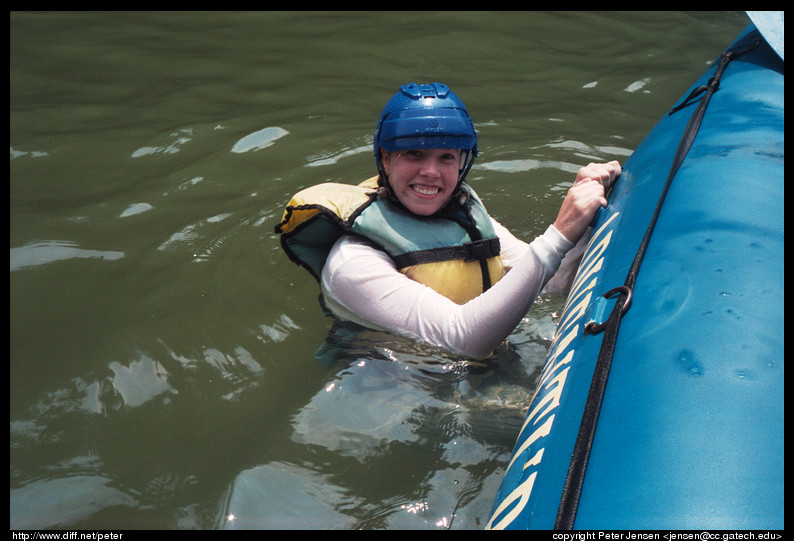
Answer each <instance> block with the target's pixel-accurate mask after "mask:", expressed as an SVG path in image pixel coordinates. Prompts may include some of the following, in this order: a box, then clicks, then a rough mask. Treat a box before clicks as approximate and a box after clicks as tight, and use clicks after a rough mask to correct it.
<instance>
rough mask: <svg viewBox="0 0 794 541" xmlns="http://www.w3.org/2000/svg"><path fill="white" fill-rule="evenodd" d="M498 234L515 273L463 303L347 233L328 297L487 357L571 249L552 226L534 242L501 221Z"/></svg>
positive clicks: (375, 324) (344, 313) (355, 315)
mask: <svg viewBox="0 0 794 541" xmlns="http://www.w3.org/2000/svg"><path fill="white" fill-rule="evenodd" d="M505 233H506V235H505V236H504V237H503V236H502V235H504V234H505ZM497 234H498V235H499V236H500V241H502V239H503V238H504V241H503V242H502V243H503V254H504V258H505V260H506V262H507V263H509V271H508V272H507V273H506V274H505V276H504V277H503V278H502V279H501V280H499V281H498V282H497V283H496V284H494V285H493V286H492V287H491V288H490V289H488V291H486V292H484V293H483V294H481V295H479V296H478V297H476V298H474V299H472V300H471V301H469V302H467V303H465V304H462V305H459V304H456V303H454V302H453V301H451V300H449V299H448V298H446V297H444V296H443V295H441V294H439V293H436V292H435V291H433V290H432V289H430V288H429V287H427V286H425V285H423V284H420V283H419V282H415V281H414V280H412V279H410V278H408V277H407V276H405V275H404V274H402V273H401V272H399V271H398V270H397V268H396V267H395V265H394V262H393V261H392V260H391V258H390V257H389V256H388V255H387V254H386V253H384V252H382V251H380V250H378V249H376V248H374V247H372V246H370V245H368V244H367V243H365V242H362V241H360V240H358V239H356V238H354V237H352V236H348V235H345V236H343V237H342V238H341V239H339V240H338V241H337V243H336V244H335V245H334V247H333V249H332V250H331V253H330V255H329V257H328V260H327V262H326V265H325V267H324V268H323V272H322V277H321V288H322V292H323V295H324V297H325V303H326V305H327V306H328V308H329V309H330V310H331V311H332V312H333V313H334V314H335V315H336V316H337V317H339V318H341V319H345V320H348V321H353V322H355V323H358V324H360V325H363V326H365V327H369V328H374V329H378V330H384V331H389V332H392V333H394V334H399V335H402V336H406V337H408V338H411V339H414V340H421V341H423V342H426V343H429V344H431V345H434V346H437V347H439V348H442V349H445V350H447V351H450V352H452V353H455V354H460V355H464V356H466V357H472V358H475V359H481V358H485V357H487V356H488V355H489V354H490V353H491V352H492V351H493V350H494V348H496V347H497V346H498V345H499V344H500V343H501V342H502V341H503V340H504V339H505V338H507V336H508V335H509V334H510V333H511V332H512V331H513V329H515V327H516V325H518V323H519V322H520V321H521V318H523V317H524V316H525V315H526V313H527V311H528V310H529V308H530V307H531V306H532V303H533V302H534V301H535V298H536V297H537V295H538V293H539V292H540V291H541V289H542V288H543V286H544V285H545V284H546V283H547V282H548V281H549V279H550V278H551V277H552V275H553V274H554V273H555V272H556V271H557V269H558V268H559V266H560V263H561V261H562V259H563V257H564V256H565V254H566V253H567V252H568V251H569V250H570V249H571V248H572V247H573V244H572V243H570V242H569V241H568V240H567V239H565V237H563V236H562V234H560V233H559V232H558V231H557V230H556V229H555V228H554V227H553V226H549V228H548V229H547V230H546V232H545V233H544V234H543V235H541V236H539V237H538V238H536V239H535V240H534V241H533V242H532V243H530V244H526V243H524V242H523V241H519V240H518V239H516V238H515V237H514V236H512V235H511V234H509V232H507V230H506V229H505V228H504V227H502V226H498V227H497Z"/></svg>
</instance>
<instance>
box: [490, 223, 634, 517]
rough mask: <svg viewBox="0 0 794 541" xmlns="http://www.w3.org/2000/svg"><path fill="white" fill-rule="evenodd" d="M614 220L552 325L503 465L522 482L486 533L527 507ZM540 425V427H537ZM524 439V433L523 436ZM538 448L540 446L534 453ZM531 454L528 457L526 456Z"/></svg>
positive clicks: (594, 242)
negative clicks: (539, 368)
mask: <svg viewBox="0 0 794 541" xmlns="http://www.w3.org/2000/svg"><path fill="white" fill-rule="evenodd" d="M618 215H619V213H615V214H613V215H612V216H611V217H610V218H609V219H608V220H607V221H606V222H605V223H604V224H603V225H602V226H601V227H600V228H599V229H598V231H596V232H595V233H593V237H592V238H591V239H590V245H589V246H588V247H587V251H586V252H585V257H584V259H583V260H582V263H581V264H580V265H579V271H578V272H577V274H576V279H575V280H574V283H573V285H572V287H571V292H570V294H569V295H568V301H567V303H566V306H565V310H564V311H563V314H562V318H561V319H560V323H559V325H558V326H557V332H556V337H555V339H554V343H553V344H552V346H551V350H550V351H549V355H548V357H547V359H546V366H545V367H544V368H543V373H542V374H541V378H540V382H539V383H538V390H537V392H536V394H535V396H534V397H533V399H532V403H531V406H530V407H531V409H530V411H529V412H528V413H527V417H526V419H525V420H524V424H523V426H522V427H521V430H520V431H519V434H518V439H517V440H516V448H515V450H514V451H513V458H512V459H511V460H510V463H509V464H508V465H507V470H506V472H505V479H507V478H508V473H511V472H512V470H513V468H519V467H520V468H521V471H520V472H519V473H517V474H516V476H517V478H518V479H524V480H523V481H521V482H520V483H519V484H518V485H517V486H516V487H515V488H514V489H513V490H512V491H511V492H510V493H509V494H508V495H507V496H505V498H504V499H503V500H502V501H501V503H500V504H499V505H498V507H497V508H496V509H495V510H494V512H493V515H492V516H491V519H490V520H489V521H488V524H487V525H486V526H485V529H486V530H501V529H504V528H506V527H507V526H509V525H510V524H511V523H512V522H513V520H515V519H516V518H517V517H518V516H519V515H520V514H521V512H522V511H523V510H524V508H525V507H526V506H527V504H528V503H529V500H530V497H531V496H532V488H533V486H534V485H535V480H536V479H537V476H538V474H539V473H540V465H541V462H542V460H543V451H544V450H545V447H544V438H546V436H548V435H549V434H551V432H552V428H553V425H554V410H555V409H556V408H557V406H559V405H560V399H561V397H562V394H563V391H564V390H565V381H566V379H567V377H568V370H569V368H570V367H569V366H568V364H569V363H570V362H571V360H572V359H573V358H574V355H575V353H576V351H575V347H574V345H573V342H574V338H576V336H577V335H578V334H579V328H580V324H581V323H582V318H583V317H584V316H585V313H586V311H587V307H588V306H589V305H590V299H591V298H592V295H593V288H594V287H595V285H596V281H597V278H596V277H595V275H596V274H597V273H598V271H599V270H601V267H602V266H603V264H604V252H606V249H607V247H608V246H609V243H610V241H611V240H612V229H611V228H610V229H609V230H608V231H607V227H608V226H609V224H611V223H612V221H613V220H614V219H615V218H616V217H617V216H618ZM541 420H543V422H542V423H541V424H540V426H537V425H538V423H540V422H541ZM527 434H529V435H528V436H527ZM538 447H540V448H539V449H538ZM530 455H531V456H530Z"/></svg>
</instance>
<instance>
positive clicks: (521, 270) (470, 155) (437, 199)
mask: <svg viewBox="0 0 794 541" xmlns="http://www.w3.org/2000/svg"><path fill="white" fill-rule="evenodd" d="M374 151H375V163H376V167H377V171H378V175H377V176H376V177H373V178H371V179H369V180H367V181H364V182H363V183H361V184H359V185H358V186H352V185H344V184H335V183H327V184H321V185H318V186H315V187H312V188H308V189H307V190H304V191H302V192H300V193H299V194H297V195H296V196H295V197H294V198H293V200H292V201H290V203H289V205H288V206H287V209H286V211H285V214H284V220H283V221H282V222H281V223H280V224H279V225H278V226H277V227H276V231H277V232H279V233H282V246H283V247H284V249H285V250H286V251H287V253H288V255H289V256H290V258H291V259H292V260H293V261H295V262H297V263H300V264H302V265H303V266H305V267H306V268H307V269H308V270H309V271H310V272H312V274H313V275H314V276H315V277H316V278H317V279H318V280H319V282H320V286H321V290H322V295H323V300H324V304H325V307H326V308H327V309H328V310H329V311H330V312H331V313H332V314H333V315H334V316H335V317H336V318H338V319H341V320H343V321H350V322H354V323H356V324H358V325H361V326H363V327H366V328H370V329H376V330H382V331H388V332H391V333H394V334H398V335H401V336H405V337H409V338H412V339H414V340H419V341H422V342H425V343H427V344H431V345H433V346H436V347H439V348H441V349H444V350H446V351H448V352H451V353H454V354H459V355H463V356H466V357H470V358H474V359H482V358H485V357H487V356H488V355H489V354H490V353H491V352H492V351H493V350H494V348H496V347H497V346H498V345H499V344H500V343H501V342H502V341H503V340H504V339H505V338H507V336H508V335H509V334H510V333H511V332H512V331H513V330H514V329H515V327H516V325H518V323H519V322H520V321H521V319H522V318H523V317H524V316H525V315H526V313H527V312H528V310H529V308H530V307H531V305H532V303H533V302H534V300H535V298H536V297H537V296H538V294H539V293H540V291H541V290H542V289H543V288H544V287H546V288H547V289H550V288H553V289H554V291H556V292H564V291H567V289H568V288H569V287H570V283H571V281H572V278H573V275H574V273H575V271H576V267H577V265H578V262H579V258H580V256H581V253H582V251H583V249H584V245H585V244H586V242H587V240H588V237H589V234H588V229H589V225H590V222H591V221H592V220H593V218H594V216H595V213H596V211H597V210H598V209H599V208H601V207H604V206H606V204H607V201H606V193H607V191H608V190H609V188H610V187H611V185H612V184H613V183H614V181H615V179H616V178H617V177H618V175H620V172H621V168H620V164H619V163H618V162H617V161H610V162H608V163H600V164H597V163H591V164H589V165H587V166H586V167H583V168H581V169H580V170H579V171H578V173H577V175H576V178H575V179H574V182H573V185H572V186H571V188H570V189H569V190H568V193H567V195H566V197H565V199H564V200H563V202H562V205H561V207H560V210H559V213H558V215H557V218H556V219H555V221H554V223H553V224H551V225H550V226H549V227H548V228H547V229H546V231H545V232H544V233H543V234H542V235H541V236H539V237H537V238H536V239H535V240H533V241H532V242H531V243H526V242H524V241H522V240H519V239H517V238H516V237H515V236H513V235H512V234H511V233H510V232H509V231H508V230H507V229H506V228H505V227H503V226H502V225H501V224H499V223H498V222H496V221H495V220H494V219H493V218H491V217H490V216H489V215H488V214H487V212H486V211H485V207H484V206H483V204H482V202H481V201H480V199H479V198H478V197H477V195H476V194H475V193H474V191H473V190H472V189H471V187H470V186H469V185H468V184H466V182H465V178H466V174H467V173H468V171H469V169H470V168H471V165H472V163H473V161H474V158H475V157H476V156H477V135H476V132H475V129H474V124H473V122H472V120H471V118H470V117H469V114H468V111H467V109H466V107H465V105H464V104H463V102H462V101H461V100H460V99H459V98H458V97H457V96H456V95H455V94H454V93H453V92H452V91H451V90H450V89H449V87H447V86H446V85H443V84H439V83H431V84H421V85H420V84H413V83H412V84H407V85H403V86H402V87H400V89H399V91H398V92H397V93H396V94H395V95H394V96H393V97H392V98H391V99H390V100H389V102H388V103H387V104H386V106H385V108H384V109H383V112H382V114H381V117H380V120H379V122H378V127H377V130H376V132H375V141H374Z"/></svg>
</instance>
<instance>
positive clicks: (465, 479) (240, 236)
mask: <svg viewBox="0 0 794 541" xmlns="http://www.w3.org/2000/svg"><path fill="white" fill-rule="evenodd" d="M747 22H748V21H747V19H746V17H745V16H744V15H743V14H742V13H736V12H731V13H726V12H708V13H681V12H662V13H653V12H639V13H605V12H602V13H580V12H569V13H531V12H518V13H507V12H469V13H467V12H461V13H453V12H437V13H434V12H421V13H410V12H397V13H389V12H369V13H366V12H365V13H361V12H327V13H317V12H296V13H285V12H264V13H101V12H92V13H11V16H10V105H11V112H10V146H11V160H10V307H11V309H10V322H11V323H10V388H9V390H10V447H11V455H10V456H11V458H10V471H11V475H10V477H11V479H10V485H11V487H10V488H11V527H12V528H45V527H51V528H70V529H76V528H92V529H94V528H169V529H175V528H205V529H209V528H224V527H225V528H240V527H241V528H251V527H255V528H342V529H346V528H406V529H407V528H421V529H434V528H456V529H463V528H482V527H483V525H484V523H485V521H486V520H487V515H488V512H489V510H490V506H491V503H492V501H493V497H494V495H495V492H496V490H497V488H498V485H499V482H500V481H501V474H502V469H503V467H504V466H505V465H506V463H507V460H508V459H509V454H510V451H511V449H512V446H513V443H514V440H515V437H516V435H517V432H518V428H519V426H520V424H521V422H522V420H523V415H524V408H525V407H526V405H527V404H528V401H529V398H530V396H531V395H532V392H533V390H534V389H533V386H534V383H535V378H536V376H537V373H538V370H539V369H540V367H541V366H542V363H543V359H544V356H545V350H546V347H547V346H548V343H549V339H550V337H551V335H552V333H553V331H554V325H555V318H556V315H557V313H558V312H559V310H560V309H561V307H562V305H563V302H564V299H561V298H543V299H541V302H539V303H537V304H536V306H535V307H534V308H533V310H532V311H531V312H530V314H528V316H527V318H526V319H525V321H524V322H523V323H522V324H521V325H520V326H519V328H518V329H516V331H515V333H514V334H513V335H512V336H511V337H510V339H509V343H508V344H506V345H505V346H504V347H503V348H502V349H500V350H499V351H498V352H497V353H496V355H495V356H494V359H493V360H492V362H491V363H490V364H489V365H488V366H472V365H468V364H466V363H465V362H463V361H462V360H461V359H456V358H453V357H450V356H448V355H444V354H441V353H439V352H437V351H433V350H430V349H427V348H423V347H420V346H417V345H414V344H411V343H407V342H406V341H403V340H399V339H396V338H394V337H390V336H388V335H383V334H377V333H373V334H372V335H369V336H362V337H358V338H357V339H356V340H352V341H351V340H349V339H348V338H347V337H345V336H344V335H342V334H333V335H331V336H329V330H330V329H331V321H330V320H329V319H327V318H325V317H324V316H323V314H322V313H321V311H320V309H319V306H318V303H317V295H318V288H317V285H316V284H315V283H314V282H313V280H312V278H310V277H309V275H308V274H307V273H305V272H303V271H302V270H300V269H299V268H298V267H296V266H295V265H293V264H292V263H290V262H289V261H288V260H287V258H286V257H285V256H284V254H283V253H281V251H280V248H279V243H278V239H277V237H276V236H275V235H274V233H273V227H274V225H275V224H276V223H277V222H278V221H279V219H280V216H281V212H282V208H283V206H284V204H285V203H286V202H287V201H288V200H289V197H290V196H291V195H292V194H293V193H294V192H296V191H297V190H298V189H300V188H302V187H305V186H308V185H311V184H315V183H318V182H323V181H328V180H333V181H342V182H351V183H352V182H358V181H359V180H362V179H363V178H366V177H368V176H371V175H372V174H373V172H374V165H373V160H372V155H371V142H372V132H373V131H374V127H375V124H376V122H377V118H378V115H379V113H380V110H381V108H382V106H383V104H384V103H385V101H386V100H387V99H388V98H389V97H390V96H391V95H392V93H393V92H394V91H395V90H396V88H397V86H399V85H400V84H402V83H404V82H408V81H422V82H427V81H433V80H439V81H442V82H446V83H448V84H449V85H450V86H451V87H452V88H453V89H454V90H455V91H456V93H457V94H458V95H459V96H461V97H462V99H463V100H464V101H465V102H466V104H467V105H468V107H469V110H470V112H471V114H472V116H473V117H474V120H475V122H476V124H477V129H478V132H479V137H480V149H481V158H480V160H479V161H478V164H477V165H476V166H475V169H474V170H473V171H472V173H471V175H470V177H469V179H470V182H471V183H472V184H473V185H474V187H475V189H476V190H477V191H478V193H479V194H480V195H481V196H483V198H484V199H485V200H486V204H487V205H488V207H489V210H491V212H492V214H494V215H495V216H496V217H497V218H498V219H500V220H501V221H502V222H503V223H505V224H506V225H507V226H508V227H510V228H511V229H513V230H514V231H515V232H516V233H517V234H518V235H519V236H522V237H524V238H526V239H528V240H531V238H533V237H534V236H535V235H537V234H539V233H541V232H542V231H543V229H545V227H546V225H547V224H548V223H550V222H551V221H553V219H554V216H555V215H556V211H557V208H558V206H559V203H560V201H561V199H562V196H563V194H564V189H565V188H566V186H567V183H568V182H570V180H571V179H572V176H573V173H574V172H575V171H576V169H577V168H578V167H579V166H580V165H583V164H585V163H587V162H589V161H592V160H607V159H613V158H617V159H620V160H624V159H625V158H626V157H627V156H628V155H629V154H630V153H631V151H632V149H633V148H634V147H635V146H636V145H637V144H638V143H639V141H640V140H641V139H642V137H643V135H644V134H645V133H646V132H647V131H648V130H649V129H650V128H651V127H652V125H653V124H654V123H655V122H656V120H657V119H658V118H659V117H660V116H661V115H663V114H664V112H665V110H666V109H667V108H668V107H669V106H670V105H672V103H673V102H674V101H675V100H676V99H678V98H679V97H680V95H681V94H682V93H683V92H684V90H685V89H686V88H687V87H688V86H689V85H690V84H691V82H692V81H693V80H694V79H695V78H696V77H697V76H699V75H700V74H701V73H702V71H704V70H705V68H706V66H707V63H708V62H710V61H711V60H712V59H713V58H715V57H716V56H717V55H718V54H719V52H720V51H721V49H722V48H723V47H724V46H725V45H727V43H728V42H729V41H730V40H732V39H733V37H735V35H736V34H737V33H738V32H739V31H740V30H741V29H742V28H744V26H746V24H747ZM326 338H328V339H327V340H326ZM318 350H320V351H319V353H318Z"/></svg>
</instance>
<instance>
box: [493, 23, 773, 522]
mask: <svg viewBox="0 0 794 541" xmlns="http://www.w3.org/2000/svg"><path fill="white" fill-rule="evenodd" d="M780 30H781V35H782V28H781V29H780ZM760 38H761V35H760V34H759V32H758V30H757V29H756V28H755V26H754V25H752V24H751V25H750V26H749V27H748V28H747V29H746V30H745V31H744V32H742V33H741V34H740V35H739V37H738V38H737V39H736V40H735V41H734V43H732V44H731V46H730V47H729V48H728V49H729V50H734V49H740V48H743V47H745V46H746V45H747V44H748V43H752V42H754V41H759V40H760V44H759V45H757V46H756V47H755V48H754V49H752V50H751V51H749V52H746V53H745V54H743V55H741V56H739V57H738V58H736V59H734V60H733V61H731V62H730V63H729V64H727V67H725V69H724V72H723V74H722V77H721V81H720V84H719V87H718V90H716V92H714V94H713V96H712V97H711V100H710V103H709V105H708V107H707V109H706V111H705V115H704V117H703V119H702V124H701V126H700V130H699V132H698V133H697V136H696V137H695V139H694V142H693V143H692V146H691V149H690V150H689V152H688V154H687V155H686V158H685V160H684V161H683V163H682V165H681V167H680V169H678V171H677V174H676V175H675V176H674V177H673V180H672V183H671V184H670V186H669V190H668V191H667V192H666V197H665V198H664V199H663V201H664V202H663V205H662V206H661V210H660V211H659V213H658V221H657V222H656V224H655V227H654V228H653V233H652V236H651V237H650V242H649V243H648V245H647V251H646V252H645V255H644V258H643V259H642V264H641V267H640V270H639V273H638V274H637V279H636V283H635V285H634V289H633V297H632V301H631V305H630V306H629V307H628V309H627V310H626V311H625V313H624V314H623V317H622V320H621V324H620V330H619V333H618V335H617V339H616V341H615V348H614V354H613V356H612V364H611V369H610V371H609V375H608V379H607V380H606V381H607V382H606V386H605V389H604V394H603V401H602V404H601V409H600V413H599V414H598V416H597V420H596V421H595V424H594V426H595V435H594V437H593V438H592V447H591V450H590V453H589V461H588V462H587V466H586V469H585V473H584V476H583V479H584V480H583V482H582V484H581V491H580V494H579V496H578V497H576V503H577V507H576V511H575V513H574V516H575V519H574V522H572V523H570V525H569V526H567V527H561V526H560V524H559V523H557V522H556V520H557V515H558V509H559V506H560V499H561V495H562V493H563V487H564V486H565V484H566V478H567V476H568V472H569V466H570V464H571V457H572V453H573V449H574V446H575V443H576V440H577V434H578V432H579V430H580V425H581V424H582V420H583V411H584V409H585V403H586V401H587V396H588V392H589V389H590V386H591V380H592V379H593V374H594V366H595V364H596V360H597V358H598V357H599V352H600V350H601V346H602V342H603V340H604V335H605V333H604V332H600V333H598V332H597V333H595V334H589V333H588V334H586V333H585V332H584V327H585V325H586V324H587V323H588V322H595V323H601V322H602V321H601V320H603V319H605V317H606V315H608V314H609V313H610V311H611V310H612V308H613V306H611V305H610V303H612V304H614V303H618V302H622V301H621V300H620V299H622V297H621V298H620V299H615V298H605V297H604V294H605V293H606V292H608V291H610V290H613V289H614V288H617V287H619V286H622V285H623V284H624V280H625V279H626V276H627V273H628V271H629V268H630V266H631V265H632V261H633V260H634V259H635V256H636V254H637V251H638V247H639V245H640V243H641V240H642V238H643V237H644V235H645V233H646V230H647V228H648V226H649V222H650V220H651V216H652V215H654V209H655V208H656V206H657V203H658V202H659V200H660V196H661V194H662V193H664V190H663V186H664V185H665V184H666V179H667V178H668V173H669V171H670V168H671V163H672V162H673V158H674V156H675V155H676V152H677V148H678V146H679V142H680V140H681V138H682V135H683V133H684V132H685V129H686V126H687V123H688V122H689V120H690V117H691V116H692V113H693V111H694V110H695V109H696V108H697V99H696V100H695V101H694V103H692V104H689V105H687V106H685V107H683V108H681V109H679V110H677V111H675V112H673V113H672V114H668V115H666V116H665V117H664V118H662V119H661V120H660V121H659V123H658V124H657V125H656V127H655V128H654V129H653V130H652V131H651V132H650V133H649V134H648V136H647V137H646V138H645V139H644V140H643V142H642V143H641V144H640V145H639V146H638V148H637V149H636V151H635V152H634V153H633V154H632V155H631V156H630V157H629V159H628V160H627V161H626V163H625V164H624V168H623V173H622V174H621V176H620V177H619V179H618V181H617V183H616V185H615V187H614V188H613V190H612V193H611V194H610V197H609V204H608V206H607V207H606V208H605V209H602V211H600V212H599V215H598V216H597V217H596V220H595V222H594V234H593V236H592V240H591V241H590V244H589V246H588V249H587V251H586V253H585V255H584V258H583V260H582V264H581V266H580V268H579V270H578V273H577V277H576V279H575V282H574V285H573V287H572V290H571V292H570V294H569V297H568V299H567V301H566V305H565V309H564V312H563V314H562V315H561V317H560V322H559V325H558V328H557V331H556V334H555V338H554V341H553V344H552V346H551V348H550V350H549V354H548V357H547V360H546V364H545V367H544V370H543V373H542V375H541V379H540V381H539V384H538V389H537V392H536V394H535V396H534V398H533V400H532V402H531V404H530V406H529V408H528V413H527V416H526V420H525V422H524V424H523V427H522V429H521V431H520V434H519V436H518V439H517V442H516V445H515V448H514V451H513V455H512V458H511V461H510V463H509V465H508V467H507V469H506V471H505V474H504V479H503V481H502V485H501V488H500V489H499V491H498V494H497V497H496V501H495V502H494V505H493V509H492V514H491V517H490V520H489V522H488V523H487V526H486V527H487V528H488V529H552V528H555V526H556V527H557V528H558V529H583V530H596V529H597V530H605V529H608V530H618V529H653V530H668V529H680V530H692V529H697V530H699V529H781V530H782V529H783V528H784V523H783V507H784V505H783V500H784V497H783V479H784V466H783V449H784V432H783V406H784V399H783V379H784V378H783V357H784V355H783V349H784V347H783V323H784V322H783V256H784V250H783V213H784V211H783V183H784V178H783V177H784V175H783V160H784V152H783V62H784V61H783V59H782V58H781V56H779V55H778V54H776V53H775V51H774V50H773V49H772V48H771V47H770V46H769V44H768V43H766V42H765V41H764V40H763V39H760ZM716 69H717V62H715V64H714V65H712V66H711V67H710V69H709V70H707V71H706V73H705V74H704V75H703V76H702V77H701V78H700V79H699V80H698V81H697V82H696V83H695V84H694V85H693V87H692V88H691V89H689V90H687V92H686V93H684V95H683V97H682V99H681V100H679V102H677V104H678V103H681V102H683V101H685V98H686V97H687V96H689V94H690V92H691V91H692V89H694V88H697V87H698V86H701V85H705V84H707V82H708V81H709V79H710V78H711V77H712V76H713V74H714V73H715V70H716ZM611 297H615V296H614V295H612V296H611ZM605 305H606V306H605ZM602 312H603V313H604V314H605V315H604V316H602V315H600V314H601V313H602ZM585 422H587V421H585Z"/></svg>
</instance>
